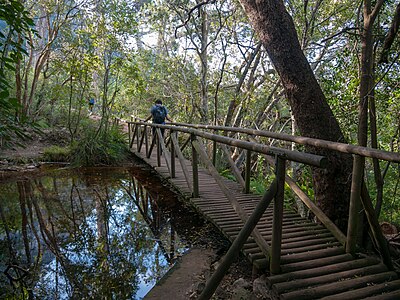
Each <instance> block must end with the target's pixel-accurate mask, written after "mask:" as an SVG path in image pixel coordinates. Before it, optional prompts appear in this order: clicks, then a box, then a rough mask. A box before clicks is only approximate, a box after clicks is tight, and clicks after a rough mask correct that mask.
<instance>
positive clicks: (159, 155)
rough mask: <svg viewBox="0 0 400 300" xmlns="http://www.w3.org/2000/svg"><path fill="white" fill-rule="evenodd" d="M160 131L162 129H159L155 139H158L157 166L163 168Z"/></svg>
mask: <svg viewBox="0 0 400 300" xmlns="http://www.w3.org/2000/svg"><path fill="white" fill-rule="evenodd" d="M159 130H160V129H159V128H158V127H157V128H156V132H155V134H154V136H153V138H155V139H157V143H156V144H157V166H158V167H161V141H160V138H159V135H158V131H159ZM160 135H161V132H160Z"/></svg>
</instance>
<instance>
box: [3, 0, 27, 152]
mask: <svg viewBox="0 0 400 300" xmlns="http://www.w3.org/2000/svg"><path fill="white" fill-rule="evenodd" d="M33 25H34V23H33V20H32V19H31V18H30V17H29V16H28V12H27V10H25V7H24V5H23V4H22V2H21V1H19V0H6V1H2V3H1V5H0V51H1V53H0V143H1V146H9V145H12V144H14V143H13V139H14V138H15V137H25V135H24V131H23V129H22V128H21V125H22V124H23V123H24V121H25V119H19V120H18V119H15V112H16V111H17V110H18V109H19V108H20V105H19V103H18V102H17V99H16V98H15V97H12V96H11V95H10V89H11V88H13V87H12V85H11V84H10V81H9V80H8V77H9V76H10V75H9V74H12V73H13V72H14V71H15V65H16V64H17V62H18V61H20V60H21V58H22V56H23V55H25V54H27V52H26V50H25V48H24V41H25V39H26V36H27V35H28V33H29V31H32V32H33V29H32V26H33Z"/></svg>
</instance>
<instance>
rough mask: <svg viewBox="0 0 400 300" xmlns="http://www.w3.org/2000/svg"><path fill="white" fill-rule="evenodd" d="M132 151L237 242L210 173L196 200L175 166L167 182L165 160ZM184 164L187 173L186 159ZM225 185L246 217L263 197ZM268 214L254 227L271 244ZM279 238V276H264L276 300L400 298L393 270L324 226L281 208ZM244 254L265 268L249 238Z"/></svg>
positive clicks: (237, 225) (236, 227)
mask: <svg viewBox="0 0 400 300" xmlns="http://www.w3.org/2000/svg"><path fill="white" fill-rule="evenodd" d="M131 150H132V152H133V153H134V154H135V155H136V156H138V157H139V158H141V159H143V160H144V161H146V162H147V163H148V164H149V165H151V166H152V167H153V168H154V169H155V170H156V171H157V172H158V173H159V174H160V175H161V176H162V177H164V178H165V179H167V180H168V181H169V182H170V183H171V184H173V185H174V187H175V188H177V189H178V190H179V191H180V192H181V193H182V194H183V195H185V196H186V197H187V198H188V199H190V202H191V203H192V205H194V206H195V207H196V209H197V210H198V212H199V213H200V214H202V215H203V216H204V217H205V218H206V219H208V220H209V221H211V222H212V223H213V224H214V225H215V226H216V227H217V228H218V229H219V230H220V231H221V232H222V233H223V234H224V235H225V236H226V237H227V238H228V239H229V240H230V241H233V240H234V239H235V237H236V236H237V234H238V233H239V231H240V229H241V228H242V226H243V222H242V221H241V219H240V218H239V216H238V215H237V213H236V212H235V211H234V209H233V207H232V206H231V204H230V203H229V201H228V199H227V198H226V197H225V195H224V193H223V192H222V191H221V189H220V187H219V186H218V184H217V183H216V182H215V180H214V178H213V177H212V176H211V175H210V174H209V173H208V171H206V170H205V169H203V168H201V167H199V186H200V188H199V190H200V197H199V198H190V195H191V191H190V190H189V188H188V186H187V183H186V180H185V177H184V174H183V171H182V168H181V167H180V164H179V163H178V162H177V163H176V177H175V178H171V177H170V174H169V172H168V168H167V166H166V164H165V160H164V158H162V164H161V167H157V157H156V153H155V152H156V151H153V154H152V156H151V157H150V158H146V155H145V154H144V151H143V150H144V147H143V148H142V152H141V153H137V152H136V145H135V143H134V145H133V148H132V149H131ZM167 155H168V154H167ZM186 164H187V166H188V170H189V172H190V173H191V172H192V168H191V164H190V161H186ZM224 182H225V184H226V186H227V187H228V188H229V189H230V190H231V191H232V192H234V193H235V195H236V197H237V199H238V201H239V203H240V204H241V206H242V207H243V209H244V210H245V211H246V212H247V213H248V214H250V213H251V212H252V211H253V210H254V208H255V206H256V204H257V203H258V201H260V199H261V197H260V196H257V195H251V194H244V193H243V192H242V187H241V186H240V185H239V184H238V183H236V182H233V181H230V180H228V179H224ZM272 215H273V212H272V208H271V207H270V208H268V209H267V211H266V212H265V213H264V215H263V217H262V219H261V221H260V222H259V224H258V225H257V228H258V230H259V231H260V232H261V233H262V235H263V237H264V238H265V239H266V241H267V242H270V241H271V234H272ZM282 234H283V237H282V257H281V271H282V273H281V274H279V275H272V276H269V277H268V278H267V283H268V285H269V287H270V288H271V290H272V292H273V296H274V297H275V298H276V299H295V300H299V299H305V300H308V299H340V300H344V299H376V300H378V299H400V280H399V279H398V276H397V274H396V273H395V272H393V271H389V270H388V269H387V267H386V266H385V265H384V264H382V263H381V261H380V260H379V259H377V258H374V257H367V256H359V257H357V258H355V257H353V256H352V255H350V254H346V253H345V251H344V248H343V246H342V245H341V244H340V243H339V242H338V241H337V240H336V238H335V237H334V236H333V235H332V234H331V233H330V232H329V231H328V230H327V229H326V228H324V227H323V226H321V225H318V224H315V223H313V222H311V221H309V220H307V219H305V218H302V217H300V216H299V215H298V214H297V213H294V212H292V211H290V210H285V211H284V221H283V231H282ZM242 252H243V253H244V254H245V255H246V257H247V258H248V259H249V260H250V261H251V262H252V263H253V264H254V265H255V266H256V267H257V268H258V269H260V270H265V269H267V268H268V265H269V262H268V259H267V258H266V257H265V256H264V255H263V254H262V252H261V249H260V248H259V247H258V245H257V244H256V242H255V241H254V239H253V238H252V237H250V238H249V239H248V240H247V242H246V244H245V245H244V247H243V250H242Z"/></svg>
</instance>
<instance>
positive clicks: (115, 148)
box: [71, 126, 129, 167]
mask: <svg viewBox="0 0 400 300" xmlns="http://www.w3.org/2000/svg"><path fill="white" fill-rule="evenodd" d="M128 154H129V151H128V146H127V144H126V138H125V135H124V133H123V132H121V130H120V129H119V128H118V127H112V128H110V129H109V130H108V131H107V132H106V133H103V132H100V133H98V132H97V128H96V127H95V126H87V128H85V130H84V131H83V133H82V136H81V137H80V139H79V140H78V141H76V142H74V143H73V145H72V150H71V157H72V164H73V165H76V166H86V167H89V166H95V165H118V164H120V163H121V162H123V161H124V160H126V159H127V157H128Z"/></svg>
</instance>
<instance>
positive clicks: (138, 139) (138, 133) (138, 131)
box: [136, 125, 142, 152]
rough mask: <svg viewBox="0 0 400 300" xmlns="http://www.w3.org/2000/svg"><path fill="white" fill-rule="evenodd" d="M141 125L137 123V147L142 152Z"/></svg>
mask: <svg viewBox="0 0 400 300" xmlns="http://www.w3.org/2000/svg"><path fill="white" fill-rule="evenodd" d="M140 126H141V125H137V138H136V149H137V150H138V152H140V148H139V147H140V134H141V129H142V128H141V127H140Z"/></svg>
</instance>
